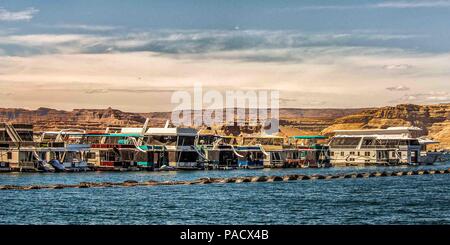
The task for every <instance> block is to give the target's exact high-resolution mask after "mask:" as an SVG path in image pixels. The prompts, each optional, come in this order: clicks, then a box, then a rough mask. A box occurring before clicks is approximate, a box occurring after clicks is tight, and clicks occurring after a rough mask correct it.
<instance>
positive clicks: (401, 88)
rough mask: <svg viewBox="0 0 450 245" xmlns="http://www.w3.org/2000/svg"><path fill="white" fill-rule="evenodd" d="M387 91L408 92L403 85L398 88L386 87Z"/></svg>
mask: <svg viewBox="0 0 450 245" xmlns="http://www.w3.org/2000/svg"><path fill="white" fill-rule="evenodd" d="M386 89H387V90H389V91H407V90H409V88H408V87H405V86H403V85H398V86H394V87H387V88H386Z"/></svg>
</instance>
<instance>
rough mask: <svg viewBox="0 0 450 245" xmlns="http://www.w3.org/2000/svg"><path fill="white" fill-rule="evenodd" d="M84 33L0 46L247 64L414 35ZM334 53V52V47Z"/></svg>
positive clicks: (1, 40)
mask: <svg viewBox="0 0 450 245" xmlns="http://www.w3.org/2000/svg"><path fill="white" fill-rule="evenodd" d="M97 34H98V33H96V34H94V33H85V34H28V35H17V34H16V35H11V34H9V35H1V34H0V48H2V49H4V50H5V52H6V53H7V54H8V55H12V56H14V55H19V56H28V55H39V54H48V53H54V54H61V53H116V52H154V53H159V54H161V55H171V56H189V57H191V58H205V56H215V58H218V59H233V60H241V61H245V62H264V63H266V62H276V63H280V62H293V63H300V62H302V61H303V60H304V58H307V57H309V56H311V53H312V52H310V51H307V49H316V50H319V49H321V50H323V51H324V52H327V50H338V49H341V50H344V49H348V48H353V49H359V52H361V54H363V53H366V54H367V53H368V52H371V51H372V50H371V49H368V51H364V49H365V47H380V48H382V46H383V45H384V44H386V45H387V44H388V43H390V42H391V41H395V40H407V39H413V38H416V36H413V35H403V34H401V35H397V34H387V33H378V32H376V33H367V32H365V33H363V32H350V33H302V32H299V31H268V30H245V31H220V30H207V31H205V30H184V31H176V30H171V31H166V30H159V31H151V32H139V33H136V32H132V33H123V32H117V33H116V32H114V33H102V35H97ZM332 52H334V51H332Z"/></svg>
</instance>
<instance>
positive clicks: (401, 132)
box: [329, 127, 423, 166]
mask: <svg viewBox="0 0 450 245" xmlns="http://www.w3.org/2000/svg"><path fill="white" fill-rule="evenodd" d="M421 132H422V129H420V128H417V127H390V128H387V129H367V130H335V131H334V133H335V135H334V136H333V137H332V139H331V140H330V142H329V147H330V157H331V164H332V165H333V166H365V165H385V166H390V165H418V164H420V163H421V159H422V158H421V151H422V149H423V145H421V143H420V142H419V138H418V137H419V135H420V134H421Z"/></svg>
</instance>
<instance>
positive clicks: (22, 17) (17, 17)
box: [0, 7, 39, 21]
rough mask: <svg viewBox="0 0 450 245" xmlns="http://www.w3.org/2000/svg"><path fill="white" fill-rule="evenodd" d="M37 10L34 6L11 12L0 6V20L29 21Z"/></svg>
mask: <svg viewBox="0 0 450 245" xmlns="http://www.w3.org/2000/svg"><path fill="white" fill-rule="evenodd" d="M38 12H39V10H38V9H35V8H27V9H25V10H22V11H16V12H12V11H8V10H6V9H4V8H1V7H0V21H29V20H31V19H32V18H33V17H34V15H35V14H37V13H38Z"/></svg>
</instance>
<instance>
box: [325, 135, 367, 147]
mask: <svg viewBox="0 0 450 245" xmlns="http://www.w3.org/2000/svg"><path fill="white" fill-rule="evenodd" d="M360 141H361V137H348V138H338V137H337V138H334V139H333V140H332V141H331V142H330V145H331V146H334V147H356V146H358V145H359V142H360Z"/></svg>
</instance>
